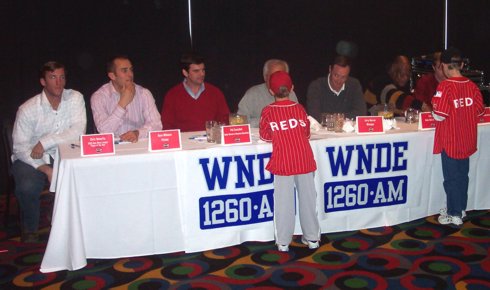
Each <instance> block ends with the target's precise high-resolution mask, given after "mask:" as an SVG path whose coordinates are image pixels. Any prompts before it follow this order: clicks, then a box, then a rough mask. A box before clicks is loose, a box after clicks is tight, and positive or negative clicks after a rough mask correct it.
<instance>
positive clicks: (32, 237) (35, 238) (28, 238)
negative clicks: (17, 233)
mask: <svg viewBox="0 0 490 290" xmlns="http://www.w3.org/2000/svg"><path fill="white" fill-rule="evenodd" d="M21 241H22V242H24V243H39V234H38V233H23V234H22V237H21Z"/></svg>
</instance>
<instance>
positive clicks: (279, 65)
mask: <svg viewBox="0 0 490 290" xmlns="http://www.w3.org/2000/svg"><path fill="white" fill-rule="evenodd" d="M277 71H284V72H287V73H289V65H288V63H287V62H285V61H284V60H280V59H269V60H268V61H266V62H265V64H264V68H263V70H262V72H263V76H264V83H262V84H259V85H255V86H253V87H251V88H249V89H248V90H247V91H246V92H245V95H243V97H242V99H241V100H240V103H238V114H240V115H245V116H247V118H248V122H249V123H250V126H251V127H252V128H258V127H259V121H260V114H261V113H262V109H263V108H264V107H266V106H267V105H270V104H272V103H274V102H275V99H274V96H273V95H271V93H270V92H269V77H270V76H271V75H272V74H273V73H275V72H277ZM289 99H290V100H291V101H293V102H296V103H297V102H298V98H297V97H296V94H295V93H294V91H292V92H291V94H290V95H289Z"/></svg>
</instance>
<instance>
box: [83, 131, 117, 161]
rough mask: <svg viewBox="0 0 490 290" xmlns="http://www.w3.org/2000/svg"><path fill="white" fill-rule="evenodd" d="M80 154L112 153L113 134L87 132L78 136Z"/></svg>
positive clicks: (98, 154) (113, 151)
mask: <svg viewBox="0 0 490 290" xmlns="http://www.w3.org/2000/svg"><path fill="white" fill-rule="evenodd" d="M80 151H81V152H82V156H84V157H85V156H101V155H114V153H116V152H115V147H114V134H113V133H109V134H89V135H82V136H81V137H80Z"/></svg>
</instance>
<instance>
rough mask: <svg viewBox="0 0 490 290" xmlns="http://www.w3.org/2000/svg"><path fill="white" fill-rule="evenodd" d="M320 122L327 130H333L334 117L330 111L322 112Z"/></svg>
mask: <svg viewBox="0 0 490 290" xmlns="http://www.w3.org/2000/svg"><path fill="white" fill-rule="evenodd" d="M321 123H322V126H323V128H325V129H327V131H334V117H333V114H330V113H322V119H321Z"/></svg>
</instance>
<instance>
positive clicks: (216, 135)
mask: <svg viewBox="0 0 490 290" xmlns="http://www.w3.org/2000/svg"><path fill="white" fill-rule="evenodd" d="M224 125H225V124H224V123H221V122H216V123H215V124H214V126H213V129H212V135H213V140H214V142H215V143H216V144H221V127H223V126H224Z"/></svg>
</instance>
